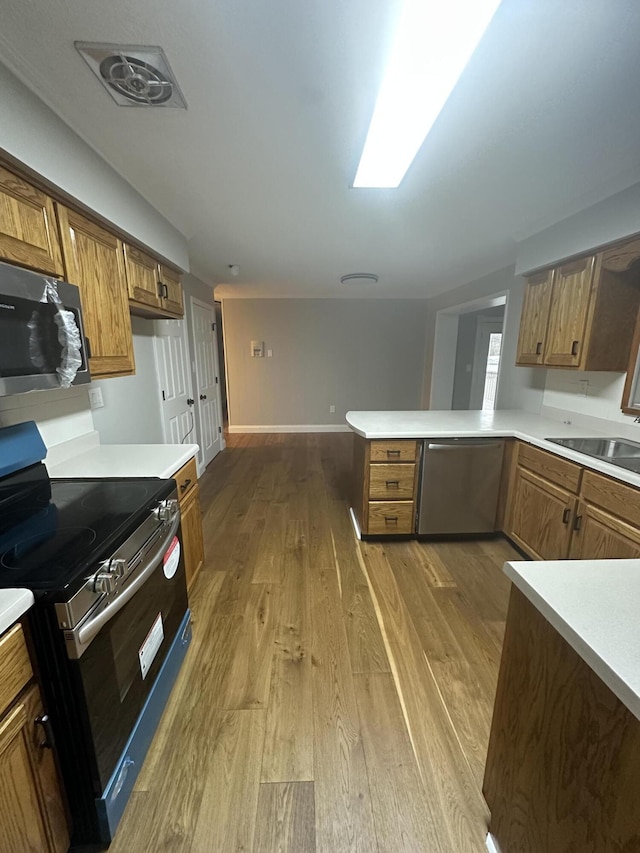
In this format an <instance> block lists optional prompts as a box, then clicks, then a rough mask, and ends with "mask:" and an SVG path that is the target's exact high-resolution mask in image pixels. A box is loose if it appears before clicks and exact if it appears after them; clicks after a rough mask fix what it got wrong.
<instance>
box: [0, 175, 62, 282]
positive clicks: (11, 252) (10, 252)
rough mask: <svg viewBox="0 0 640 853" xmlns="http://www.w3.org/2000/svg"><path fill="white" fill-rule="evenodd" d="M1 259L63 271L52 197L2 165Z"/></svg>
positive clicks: (54, 271)
mask: <svg viewBox="0 0 640 853" xmlns="http://www.w3.org/2000/svg"><path fill="white" fill-rule="evenodd" d="M0 259H1V260H3V261H9V262H11V263H15V264H20V266H24V267H30V268H31V269H34V270H38V271H40V272H44V273H50V274H51V275H60V276H61V275H62V274H63V268H62V255H61V253H60V243H59V240H58V226H57V223H56V215H55V209H54V206H53V200H52V199H51V198H49V196H48V195H46V194H45V193H43V192H41V191H40V190H38V189H36V188H35V187H32V186H31V184H29V183H27V181H23V180H22V178H19V177H18V176H17V175H14V174H13V172H9V171H8V170H7V169H3V168H2V167H0Z"/></svg>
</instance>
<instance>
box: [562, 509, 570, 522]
mask: <svg viewBox="0 0 640 853" xmlns="http://www.w3.org/2000/svg"><path fill="white" fill-rule="evenodd" d="M570 517H571V510H570V509H569V507H566V508H565V510H564V512H563V513H562V523H563V524H569V518H570Z"/></svg>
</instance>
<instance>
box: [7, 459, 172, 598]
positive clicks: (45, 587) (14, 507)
mask: <svg viewBox="0 0 640 853" xmlns="http://www.w3.org/2000/svg"><path fill="white" fill-rule="evenodd" d="M173 488H174V483H173V480H159V479H157V478H151V477H149V478H135V479H73V480H50V479H49V476H48V474H47V469H46V468H45V466H44V465H43V464H42V463H38V464H36V465H31V466H30V467H29V468H26V469H24V470H23V471H20V472H18V473H16V474H11V475H9V476H8V477H4V478H3V479H2V480H0V587H25V588H27V589H30V590H32V591H33V592H34V593H53V592H55V593H64V592H66V593H67V594H70V593H72V592H73V591H74V586H76V585H80V584H81V583H82V582H83V580H84V578H86V577H87V575H89V574H91V573H92V572H94V571H96V569H97V563H98V562H99V561H100V560H104V559H106V558H108V557H109V556H110V555H111V553H112V552H113V551H114V550H115V549H116V548H117V547H118V545H120V544H121V543H122V541H123V540H124V539H126V538H127V537H128V536H129V535H130V534H131V533H133V531H134V530H135V528H136V527H137V526H138V525H139V524H140V523H141V522H142V521H143V519H144V518H145V517H146V516H147V515H148V513H149V512H150V511H151V510H152V509H153V508H154V507H155V506H156V505H157V503H158V501H160V500H162V499H163V498H165V497H167V495H168V494H169V493H170V492H171V491H172V489H173ZM56 597H58V596H56Z"/></svg>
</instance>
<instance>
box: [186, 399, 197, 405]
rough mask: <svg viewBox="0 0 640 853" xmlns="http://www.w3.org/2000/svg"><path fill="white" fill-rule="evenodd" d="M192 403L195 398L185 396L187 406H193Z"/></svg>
mask: <svg viewBox="0 0 640 853" xmlns="http://www.w3.org/2000/svg"><path fill="white" fill-rule="evenodd" d="M194 403H195V400H194V399H193V397H187V406H193V404H194Z"/></svg>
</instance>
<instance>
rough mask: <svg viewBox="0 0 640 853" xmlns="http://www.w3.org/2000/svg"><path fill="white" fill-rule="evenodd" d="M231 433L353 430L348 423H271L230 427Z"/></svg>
mask: <svg viewBox="0 0 640 853" xmlns="http://www.w3.org/2000/svg"><path fill="white" fill-rule="evenodd" d="M228 432H229V433H242V432H245V433H247V432H251V433H254V432H271V433H276V432H351V427H350V426H348V424H270V425H265V426H262V425H259V426H257V425H255V424H251V425H248V426H246V425H244V426H243V425H240V426H231V425H229V427H228Z"/></svg>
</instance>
